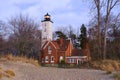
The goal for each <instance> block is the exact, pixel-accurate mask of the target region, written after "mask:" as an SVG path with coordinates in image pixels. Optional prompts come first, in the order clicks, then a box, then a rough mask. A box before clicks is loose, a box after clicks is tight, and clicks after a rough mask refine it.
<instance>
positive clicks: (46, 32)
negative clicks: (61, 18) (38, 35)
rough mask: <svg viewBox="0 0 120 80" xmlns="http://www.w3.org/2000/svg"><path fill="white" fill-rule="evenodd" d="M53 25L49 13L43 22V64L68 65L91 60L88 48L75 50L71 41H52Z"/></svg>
mask: <svg viewBox="0 0 120 80" xmlns="http://www.w3.org/2000/svg"><path fill="white" fill-rule="evenodd" d="M52 24H53V22H52V21H51V19H50V15H49V14H48V13H47V14H46V15H45V16H44V20H43V21H42V43H43V44H42V50H41V63H43V64H58V63H60V62H61V60H65V62H66V63H73V64H79V63H82V62H85V61H89V60H90V54H89V50H88V46H87V45H86V49H84V50H81V49H75V48H74V47H73V44H72V42H71V40H70V39H68V40H65V39H63V38H60V39H57V40H52Z"/></svg>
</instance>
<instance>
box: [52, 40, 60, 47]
mask: <svg viewBox="0 0 120 80" xmlns="http://www.w3.org/2000/svg"><path fill="white" fill-rule="evenodd" d="M51 42H52V43H53V44H54V45H55V47H56V48H57V49H59V48H60V47H59V45H58V43H57V41H51Z"/></svg>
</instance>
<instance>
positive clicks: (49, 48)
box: [48, 46, 52, 54]
mask: <svg viewBox="0 0 120 80" xmlns="http://www.w3.org/2000/svg"><path fill="white" fill-rule="evenodd" d="M51 52H52V48H51V46H49V47H48V54H51Z"/></svg>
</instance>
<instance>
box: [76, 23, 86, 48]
mask: <svg viewBox="0 0 120 80" xmlns="http://www.w3.org/2000/svg"><path fill="white" fill-rule="evenodd" d="M80 32H81V34H80V35H79V37H78V42H79V47H81V48H82V49H84V48H85V45H86V41H87V30H86V27H85V25H84V24H82V26H81V28H80Z"/></svg>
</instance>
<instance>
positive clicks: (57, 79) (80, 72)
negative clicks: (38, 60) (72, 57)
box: [0, 61, 114, 80]
mask: <svg viewBox="0 0 120 80" xmlns="http://www.w3.org/2000/svg"><path fill="white" fill-rule="evenodd" d="M0 67H2V68H4V69H11V70H13V71H14V72H15V76H13V77H10V78H7V77H3V78H1V79H0V80H114V79H113V78H112V76H113V74H109V75H108V74H106V72H105V71H101V70H92V69H64V68H55V67H41V66H40V67H36V66H34V65H32V64H29V63H23V62H21V61H18V62H17V61H16V62H13V61H0Z"/></svg>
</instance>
